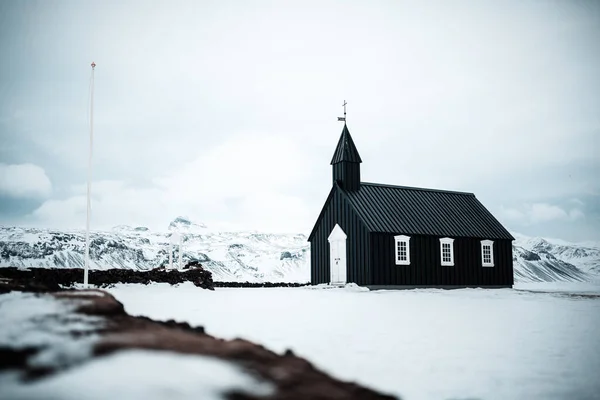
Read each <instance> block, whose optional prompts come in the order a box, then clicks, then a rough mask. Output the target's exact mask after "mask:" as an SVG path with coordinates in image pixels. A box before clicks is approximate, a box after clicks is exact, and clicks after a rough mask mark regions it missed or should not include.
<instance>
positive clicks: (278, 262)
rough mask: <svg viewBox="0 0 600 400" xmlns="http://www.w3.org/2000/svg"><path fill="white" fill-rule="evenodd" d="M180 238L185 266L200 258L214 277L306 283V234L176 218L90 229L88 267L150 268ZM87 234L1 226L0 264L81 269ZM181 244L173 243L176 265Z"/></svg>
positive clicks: (159, 262) (164, 257)
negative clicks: (163, 226) (156, 225)
mask: <svg viewBox="0 0 600 400" xmlns="http://www.w3.org/2000/svg"><path fill="white" fill-rule="evenodd" d="M174 232H178V233H180V234H181V237H182V249H183V251H182V264H183V265H185V263H186V262H187V261H189V260H198V261H200V263H201V264H202V265H203V266H204V267H205V268H207V269H208V270H210V271H211V272H212V273H213V279H214V280H215V281H239V282H245V281H248V282H261V281H268V282H308V281H310V268H309V260H310V257H309V256H308V254H309V250H308V246H307V244H308V243H307V241H306V239H307V237H306V236H305V235H301V234H299V235H294V234H265V233H256V232H211V231H210V230H208V229H204V225H203V224H196V223H192V222H190V221H189V220H187V219H186V218H183V217H178V218H176V219H175V220H174V221H173V222H171V224H170V225H169V229H168V231H166V232H153V231H150V230H149V229H147V228H145V227H130V226H125V225H120V226H117V227H115V228H113V229H112V230H111V231H108V232H100V231H92V232H90V268H92V269H110V268H129V269H140V270H148V269H152V268H155V267H157V266H160V265H162V264H166V263H167V264H168V262H169V247H170V245H171V244H170V243H171V235H172V234H173V233H174ZM84 250H85V232H84V231H57V230H44V229H35V228H20V227H0V267H8V266H12V267H45V268H81V267H83V265H84ZM178 261H179V248H178V246H177V244H175V245H174V246H173V264H174V265H175V266H177V264H178Z"/></svg>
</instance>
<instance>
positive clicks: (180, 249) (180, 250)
mask: <svg viewBox="0 0 600 400" xmlns="http://www.w3.org/2000/svg"><path fill="white" fill-rule="evenodd" d="M182 236H183V235H179V270H180V271H181V253H183V251H182V250H183V249H182V248H181V237H182Z"/></svg>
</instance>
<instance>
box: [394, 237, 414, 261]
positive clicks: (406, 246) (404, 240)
mask: <svg viewBox="0 0 600 400" xmlns="http://www.w3.org/2000/svg"><path fill="white" fill-rule="evenodd" d="M394 240H395V243H396V246H395V251H396V265H410V237H409V236H404V235H398V236H394Z"/></svg>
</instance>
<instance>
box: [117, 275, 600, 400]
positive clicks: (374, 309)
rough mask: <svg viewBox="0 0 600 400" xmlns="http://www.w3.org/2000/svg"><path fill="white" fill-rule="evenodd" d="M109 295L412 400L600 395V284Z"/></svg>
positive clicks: (163, 289) (158, 287) (138, 290)
mask: <svg viewBox="0 0 600 400" xmlns="http://www.w3.org/2000/svg"><path fill="white" fill-rule="evenodd" d="M109 291H110V292H111V293H113V294H114V295H115V296H116V297H117V299H118V300H120V301H122V302H123V303H124V305H125V309H126V310H127V311H128V312H129V313H131V314H133V315H144V316H148V317H151V318H155V319H160V320H167V319H175V320H178V321H187V322H189V323H191V324H192V325H203V326H205V327H206V330H207V332H208V333H209V334H214V335H217V336H219V337H223V338H235V337H243V338H246V339H250V340H253V341H256V342H258V343H260V344H263V345H265V346H266V347H268V348H270V349H272V350H274V351H277V352H282V351H284V350H285V349H287V348H291V349H292V350H293V351H294V352H295V353H297V354H298V355H300V356H303V357H306V358H307V359H309V360H310V361H312V362H314V363H315V364H316V366H317V367H319V368H321V369H323V370H324V371H326V372H328V373H330V374H332V375H333V376H334V377H338V378H341V379H344V380H354V381H357V382H359V383H361V384H364V385H366V386H369V387H372V388H374V389H377V390H380V391H383V392H388V393H392V394H396V395H400V396H403V398H404V399H405V400H419V399H436V400H439V399H486V400H491V399H502V400H507V399H540V400H541V399H544V400H546V399H579V400H585V399H599V398H600V379H598V376H599V375H598V371H600V339H599V332H600V285H593V284H583V285H582V284H576V283H569V284H558V283H552V284H546V285H545V284H540V283H537V284H521V285H518V286H516V288H515V289H498V290H485V289H462V290H449V291H445V290H437V289H420V290H406V291H392V290H387V291H368V290H363V289H361V288H357V287H348V288H340V289H327V290H325V289H324V288H323V287H320V288H319V287H317V288H311V287H307V288H272V289H217V290H215V291H214V292H212V291H207V290H202V289H198V288H196V287H194V286H193V285H191V284H187V283H186V284H181V285H179V286H176V287H171V286H168V285H166V284H155V285H150V286H139V285H138V286H136V285H118V286H117V287H115V288H113V289H110V290H109ZM571 293H577V294H580V295H579V296H573V295H571Z"/></svg>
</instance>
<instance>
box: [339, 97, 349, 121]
mask: <svg viewBox="0 0 600 400" xmlns="http://www.w3.org/2000/svg"><path fill="white" fill-rule="evenodd" d="M346 104H348V103H346V100H344V104H342V106H343V107H344V116H343V117H338V121H344V122H346Z"/></svg>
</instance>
